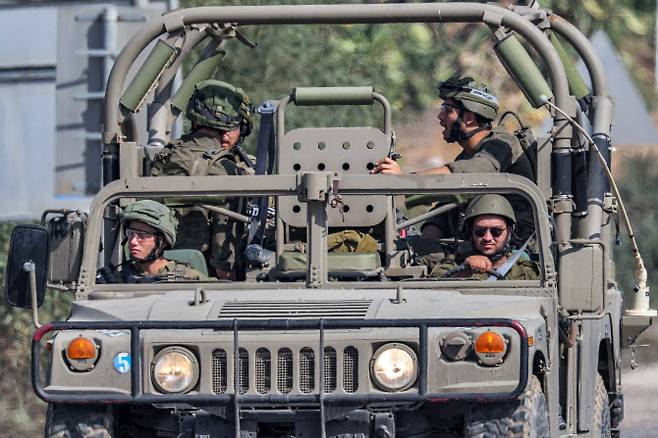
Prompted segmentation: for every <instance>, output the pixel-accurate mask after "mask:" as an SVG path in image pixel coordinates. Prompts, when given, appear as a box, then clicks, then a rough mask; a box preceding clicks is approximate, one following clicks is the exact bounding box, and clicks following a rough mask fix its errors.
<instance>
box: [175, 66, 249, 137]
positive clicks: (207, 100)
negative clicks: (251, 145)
mask: <svg viewBox="0 0 658 438" xmlns="http://www.w3.org/2000/svg"><path fill="white" fill-rule="evenodd" d="M252 113H253V106H252V105H251V103H250V101H249V96H247V95H246V93H245V92H244V91H243V90H242V88H238V87H234V86H233V85H231V84H228V83H226V82H222V81H218V80H215V79H208V80H205V81H202V82H199V83H198V84H196V85H195V86H194V92H193V94H192V97H190V100H189V102H188V104H187V109H186V116H187V118H188V119H189V120H190V121H191V122H194V123H196V124H197V125H202V126H210V127H212V128H217V129H222V130H226V131H233V130H234V129H236V128H240V134H241V136H242V137H246V136H247V135H249V133H250V132H251V128H252V126H253V119H252Z"/></svg>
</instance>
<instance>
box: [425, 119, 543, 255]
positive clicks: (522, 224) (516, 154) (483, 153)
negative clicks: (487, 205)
mask: <svg viewBox="0 0 658 438" xmlns="http://www.w3.org/2000/svg"><path fill="white" fill-rule="evenodd" d="M446 166H447V167H448V168H450V170H451V171H452V172H453V173H498V172H506V173H513V174H516V175H520V176H524V177H526V178H528V179H530V180H532V179H533V171H532V164H531V162H530V159H529V158H528V156H527V154H526V153H525V152H524V151H523V148H522V147H521V144H520V143H519V140H518V139H517V138H516V137H515V136H514V135H512V134H510V133H508V132H505V131H504V130H502V129H500V128H496V129H494V130H493V131H491V133H489V135H487V136H486V137H485V138H484V139H482V140H481V141H480V143H478V145H477V146H476V147H475V151H474V152H467V151H465V150H464V151H462V152H461V153H460V154H459V155H458V156H457V157H456V158H455V160H454V161H452V162H450V163H448V164H446ZM509 201H510V203H511V204H512V206H513V207H514V211H515V212H516V214H517V227H516V230H515V235H514V236H513V240H512V242H513V243H515V244H517V245H521V244H523V243H524V242H525V241H526V240H527V239H528V237H530V235H531V234H532V232H533V231H534V229H535V225H534V220H533V215H532V209H531V208H530V206H529V205H528V203H527V202H526V201H525V200H523V199H522V198H520V197H517V196H511V197H509ZM454 212H456V210H455V211H454ZM427 224H433V225H436V226H437V227H439V229H441V230H447V232H448V234H454V231H455V230H456V225H457V224H456V223H455V218H454V215H453V216H452V217H451V215H442V216H435V217H434V218H431V219H428V220H427V221H425V222H424V224H423V226H425V225H427Z"/></svg>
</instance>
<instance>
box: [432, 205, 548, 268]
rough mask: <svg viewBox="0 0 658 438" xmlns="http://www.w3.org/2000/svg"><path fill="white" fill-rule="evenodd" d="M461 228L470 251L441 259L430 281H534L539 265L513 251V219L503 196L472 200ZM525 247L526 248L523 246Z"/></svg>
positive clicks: (521, 252) (520, 253) (519, 252)
mask: <svg viewBox="0 0 658 438" xmlns="http://www.w3.org/2000/svg"><path fill="white" fill-rule="evenodd" d="M464 224H465V226H466V229H467V231H468V235H469V239H470V243H471V245H472V249H470V250H469V251H466V253H465V254H457V255H454V256H452V257H449V258H445V259H443V260H442V261H441V262H439V263H438V264H437V265H436V266H435V267H434V269H433V270H432V273H431V276H432V277H441V278H472V279H480V280H485V279H493V278H492V276H493V277H496V278H501V279H505V280H536V279H538V278H539V265H538V264H537V263H535V262H533V261H531V260H529V259H528V256H527V254H525V253H524V252H523V250H524V249H525V248H521V249H520V251H513V250H512V247H511V244H510V241H511V239H512V234H513V233H514V228H515V227H516V216H515V214H514V210H513V209H512V206H511V205H510V203H509V201H508V200H507V199H505V198H504V197H503V196H500V195H495V194H487V195H482V196H478V197H477V198H475V199H473V201H471V203H470V204H469V205H468V207H467V209H466V214H465V217H464ZM524 246H525V245H524Z"/></svg>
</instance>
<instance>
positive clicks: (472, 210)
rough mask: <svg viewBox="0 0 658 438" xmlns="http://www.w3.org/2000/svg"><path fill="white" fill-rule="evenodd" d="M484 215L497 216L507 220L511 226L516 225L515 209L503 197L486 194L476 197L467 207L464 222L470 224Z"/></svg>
mask: <svg viewBox="0 0 658 438" xmlns="http://www.w3.org/2000/svg"><path fill="white" fill-rule="evenodd" d="M484 214H495V215H496V216H502V217H504V218H505V219H507V221H508V223H509V225H511V226H514V225H516V215H515V214H514V209H513V208H512V205H511V204H510V203H509V201H508V200H507V199H505V198H504V197H503V196H501V195H496V194H486V195H481V196H478V197H476V198H475V199H473V200H472V201H471V203H470V204H468V207H466V212H465V214H464V221H465V223H467V224H470V223H471V221H472V220H473V219H475V218H476V217H477V216H482V215H484Z"/></svg>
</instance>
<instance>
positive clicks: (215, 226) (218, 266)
mask: <svg viewBox="0 0 658 438" xmlns="http://www.w3.org/2000/svg"><path fill="white" fill-rule="evenodd" d="M251 111H252V109H251V106H250V104H249V99H248V97H247V96H246V95H245V94H244V92H243V91H242V90H241V89H239V88H235V87H233V86H231V85H230V84H226V83H224V82H220V81H216V80H207V81H203V82H201V83H199V84H197V85H196V86H195V92H194V94H193V95H192V97H191V98H190V102H189V104H188V107H187V118H188V119H190V120H191V121H192V122H194V123H196V124H197V125H198V126H207V127H210V128H214V129H221V130H228V131H230V130H234V129H238V128H239V129H240V140H238V144H237V145H236V146H235V147H234V148H233V149H231V150H226V149H223V148H222V147H221V145H220V142H219V141H218V139H217V138H216V137H214V136H212V135H211V134H210V133H207V132H206V131H204V130H198V129H197V130H194V131H192V132H190V133H188V134H186V135H184V136H182V137H181V138H180V139H179V140H178V141H176V142H175V143H173V144H170V145H167V146H166V147H165V148H164V150H163V151H162V152H160V153H159V154H157V155H156V157H155V159H154V161H153V164H152V166H151V175H152V176H167V175H168V176H206V175H242V174H250V173H253V170H252V169H251V167H249V165H248V164H247V163H246V162H245V161H244V160H243V159H242V158H241V157H240V155H239V154H238V153H236V152H237V150H238V149H237V148H238V147H239V146H240V145H239V143H240V141H241V140H242V138H243V137H245V136H246V135H248V134H249V132H250V131H251V125H252V121H251ZM208 203H214V204H218V206H222V207H224V208H228V209H230V210H233V211H241V210H242V209H243V205H242V203H243V201H241V200H237V199H229V200H225V199H221V200H218V199H217V198H215V199H213V200H211V201H210V202H208ZM172 207H173V208H174V210H175V211H176V212H177V214H178V217H179V223H180V227H179V230H178V234H179V239H178V243H177V245H176V248H186V249H196V250H199V251H201V252H202V253H203V254H204V256H205V258H206V261H207V264H208V266H209V270H210V272H215V271H217V270H221V271H224V272H232V271H234V270H236V268H238V267H239V266H236V263H238V264H240V258H236V255H241V254H242V253H243V252H244V249H243V246H244V242H243V240H244V226H243V225H242V224H241V223H238V222H236V221H234V220H231V219H229V218H227V217H226V216H224V215H222V214H219V213H216V212H209V211H207V210H206V209H203V208H201V207H184V206H173V205H172Z"/></svg>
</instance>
